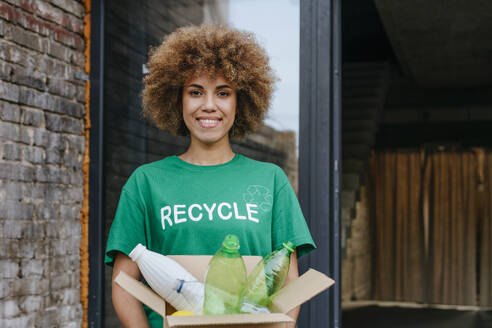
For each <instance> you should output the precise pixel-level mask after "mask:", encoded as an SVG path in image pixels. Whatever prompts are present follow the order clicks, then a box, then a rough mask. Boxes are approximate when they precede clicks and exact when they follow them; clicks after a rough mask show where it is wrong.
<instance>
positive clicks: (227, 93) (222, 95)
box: [218, 91, 231, 97]
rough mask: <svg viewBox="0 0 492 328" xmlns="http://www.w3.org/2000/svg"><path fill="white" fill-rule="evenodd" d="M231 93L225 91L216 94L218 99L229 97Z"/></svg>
mask: <svg viewBox="0 0 492 328" xmlns="http://www.w3.org/2000/svg"><path fill="white" fill-rule="evenodd" d="M230 94H231V93H230V92H227V91H220V92H219V93H218V95H219V97H227V96H229V95H230Z"/></svg>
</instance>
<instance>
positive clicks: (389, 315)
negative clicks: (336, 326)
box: [342, 305, 492, 328]
mask: <svg viewBox="0 0 492 328" xmlns="http://www.w3.org/2000/svg"><path fill="white" fill-rule="evenodd" d="M342 327H343V328H414V327H419V328H492V311H477V310H474V311H470V310H453V309H436V308H404V307H397V306H377V305H367V306H361V307H353V308H350V309H344V310H343V313H342Z"/></svg>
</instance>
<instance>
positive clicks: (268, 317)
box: [167, 313, 294, 328]
mask: <svg viewBox="0 0 492 328" xmlns="http://www.w3.org/2000/svg"><path fill="white" fill-rule="evenodd" d="M286 322H294V320H292V318H290V317H289V316H287V315H285V314H282V313H272V314H254V315H252V314H226V315H190V316H167V323H168V327H169V328H173V327H189V326H197V327H198V326H208V325H210V326H228V327H229V326H237V325H244V324H248V325H250V327H251V325H252V324H254V325H255V327H257V326H259V325H260V324H271V323H286ZM268 327H270V326H268Z"/></svg>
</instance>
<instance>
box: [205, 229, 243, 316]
mask: <svg viewBox="0 0 492 328" xmlns="http://www.w3.org/2000/svg"><path fill="white" fill-rule="evenodd" d="M245 285H246V266H245V265H244V261H243V258H242V257H241V254H240V253H239V239H238V238H237V236H235V235H227V236H226V237H225V239H224V241H223V242H222V248H221V249H219V250H218V251H217V253H216V254H215V255H214V257H213V258H212V260H211V261H210V263H209V265H208V269H207V274H206V278H205V300H204V305H203V313H204V314H233V313H239V306H240V301H241V293H242V291H243V289H244V286H245Z"/></svg>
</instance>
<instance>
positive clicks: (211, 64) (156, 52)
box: [142, 24, 276, 138]
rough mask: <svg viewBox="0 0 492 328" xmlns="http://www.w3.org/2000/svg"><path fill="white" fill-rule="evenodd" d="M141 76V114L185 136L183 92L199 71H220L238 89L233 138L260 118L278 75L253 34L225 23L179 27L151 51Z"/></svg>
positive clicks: (210, 73)
mask: <svg viewBox="0 0 492 328" xmlns="http://www.w3.org/2000/svg"><path fill="white" fill-rule="evenodd" d="M147 66H148V68H149V74H148V75H147V76H146V77H145V78H144V81H143V82H144V89H143V92H142V99H143V115H144V116H145V117H146V118H149V119H150V120H151V121H152V122H153V123H154V124H155V125H156V126H157V127H158V128H160V129H164V130H170V131H171V132H173V133H174V134H175V135H188V134H189V132H188V129H187V128H186V126H185V123H184V120H183V109H182V101H181V98H182V92H183V86H184V84H185V82H186V81H188V80H189V79H191V78H193V77H194V76H196V75H198V74H208V75H209V76H210V77H213V76H214V75H217V74H222V75H223V76H224V78H225V79H226V80H227V81H229V82H230V83H231V84H233V86H234V87H235V88H236V91H237V108H236V117H235V120H234V124H233V126H232V128H231V131H230V132H229V133H230V135H231V137H236V138H241V137H243V136H245V135H246V134H247V133H249V132H252V131H254V130H255V128H256V127H257V126H258V124H259V123H260V122H261V121H262V120H263V118H264V116H265V113H266V111H267V109H268V107H269V105H270V98H271V95H272V92H273V83H274V82H275V80H276V77H275V75H274V73H273V71H272V68H271V67H270V65H269V60H268V56H267V55H266V53H265V50H264V49H263V48H262V47H261V46H260V45H259V44H258V43H257V41H256V39H255V37H254V35H253V34H251V33H247V32H242V31H238V30H236V29H233V28H230V27H227V26H217V25H207V24H204V25H201V26H188V27H182V28H179V29H178V30H176V31H175V32H173V33H171V34H170V35H168V36H166V37H165V38H164V41H163V42H162V44H161V45H160V46H158V47H157V48H154V49H152V50H151V55H150V59H149V62H148V63H147Z"/></svg>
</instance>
